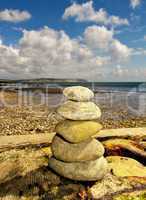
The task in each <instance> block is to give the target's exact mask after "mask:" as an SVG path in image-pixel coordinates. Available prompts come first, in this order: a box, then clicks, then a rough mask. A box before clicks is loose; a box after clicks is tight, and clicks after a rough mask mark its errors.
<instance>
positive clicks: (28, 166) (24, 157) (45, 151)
mask: <svg viewBox="0 0 146 200" xmlns="http://www.w3.org/2000/svg"><path fill="white" fill-rule="evenodd" d="M55 134H56V133H44V134H32V135H15V136H1V137H0V184H1V183H4V182H6V181H10V180H12V179H13V178H15V177H19V176H25V175H26V174H28V173H29V172H31V171H35V170H37V169H39V168H41V167H43V166H47V165H48V158H49V157H50V156H51V155H52V153H51V149H50V147H49V146H50V144H51V143H52V140H53V138H54V136H55ZM113 137H120V138H127V137H128V138H130V139H132V138H138V139H140V140H141V144H143V146H145V142H144V141H142V140H143V139H146V127H145V128H122V129H106V130H102V131H99V132H98V133H97V135H96V138H97V139H102V138H105V139H107V138H108V139H109V138H113ZM30 147H31V148H30Z"/></svg>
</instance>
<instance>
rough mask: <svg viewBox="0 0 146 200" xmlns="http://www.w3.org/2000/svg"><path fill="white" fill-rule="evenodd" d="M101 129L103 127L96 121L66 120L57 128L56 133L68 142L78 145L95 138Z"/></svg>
mask: <svg viewBox="0 0 146 200" xmlns="http://www.w3.org/2000/svg"><path fill="white" fill-rule="evenodd" d="M101 129H102V125H101V124H99V123H98V122H95V121H72V120H64V121H63V122H60V123H59V124H58V125H57V126H56V129H55V131H56V132H57V133H58V134H59V135H61V136H62V137H63V138H64V139H66V140H67V141H69V142H71V143H78V142H82V141H84V140H86V139H88V138H90V137H92V136H93V137H94V135H96V133H97V132H98V131H100V130H101Z"/></svg>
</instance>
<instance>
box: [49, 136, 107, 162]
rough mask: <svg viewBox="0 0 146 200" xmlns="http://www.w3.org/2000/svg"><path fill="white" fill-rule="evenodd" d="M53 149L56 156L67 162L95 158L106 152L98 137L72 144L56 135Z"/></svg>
mask: <svg viewBox="0 0 146 200" xmlns="http://www.w3.org/2000/svg"><path fill="white" fill-rule="evenodd" d="M51 149H52V153H53V155H54V157H55V158H57V159H58V160H62V161H65V162H78V161H90V160H95V159H97V158H99V157H101V156H103V154H104V147H103V145H102V144H101V143H100V142H99V141H97V140H96V139H87V140H86V141H84V142H81V143H78V144H71V143H69V142H66V141H64V140H63V139H62V138H60V137H58V136H55V137H54V139H53V143H52V145H51Z"/></svg>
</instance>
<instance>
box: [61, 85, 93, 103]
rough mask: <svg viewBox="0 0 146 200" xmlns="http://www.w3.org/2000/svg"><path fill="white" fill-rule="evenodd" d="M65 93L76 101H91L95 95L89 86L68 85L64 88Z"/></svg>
mask: <svg viewBox="0 0 146 200" xmlns="http://www.w3.org/2000/svg"><path fill="white" fill-rule="evenodd" d="M63 94H64V95H65V96H66V97H67V98H68V99H70V100H74V101H90V100H91V99H92V98H93V97H94V93H93V92H92V91H91V90H90V89H89V88H86V87H82V86H73V87H67V88H65V89H64V90H63Z"/></svg>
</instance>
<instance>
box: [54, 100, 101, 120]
mask: <svg viewBox="0 0 146 200" xmlns="http://www.w3.org/2000/svg"><path fill="white" fill-rule="evenodd" d="M57 112H58V113H59V114H60V115H61V116H63V117H64V118H66V119H71V120H94V119H98V118H99V117H100V116H101V110H100V108H99V107H98V106H97V105H96V104H95V103H93V102H75V101H66V102H65V103H64V104H63V105H61V106H60V107H59V108H58V109H57Z"/></svg>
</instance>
